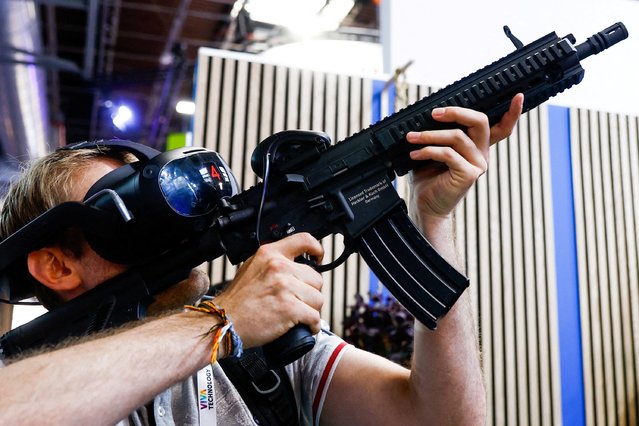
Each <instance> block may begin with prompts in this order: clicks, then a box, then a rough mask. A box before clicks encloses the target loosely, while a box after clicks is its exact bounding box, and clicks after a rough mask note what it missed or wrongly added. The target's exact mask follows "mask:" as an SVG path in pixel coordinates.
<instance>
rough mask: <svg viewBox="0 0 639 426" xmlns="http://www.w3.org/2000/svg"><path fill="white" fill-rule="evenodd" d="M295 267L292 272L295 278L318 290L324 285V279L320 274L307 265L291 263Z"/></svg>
mask: <svg viewBox="0 0 639 426" xmlns="http://www.w3.org/2000/svg"><path fill="white" fill-rule="evenodd" d="M293 267H294V268H295V269H294V270H293V271H292V272H293V275H294V276H295V278H297V279H298V280H300V281H302V282H304V283H305V284H307V285H309V286H311V287H313V288H314V289H316V290H320V289H321V288H322V286H323V285H324V279H323V278H322V274H320V273H319V272H317V271H316V270H315V269H313V268H312V267H311V266H309V265H305V264H303V263H295V265H293Z"/></svg>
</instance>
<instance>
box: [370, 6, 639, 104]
mask: <svg viewBox="0 0 639 426" xmlns="http://www.w3.org/2000/svg"><path fill="white" fill-rule="evenodd" d="M381 15H382V17H381V20H382V34H383V36H382V37H383V44H384V52H385V58H384V63H385V67H386V68H385V71H386V72H387V73H390V72H392V70H394V69H396V68H397V67H399V66H402V65H404V64H405V63H406V62H407V61H408V60H410V59H412V60H414V63H413V64H412V65H411V67H410V68H409V69H408V70H407V74H406V77H407V80H408V81H410V82H413V83H420V84H429V85H432V86H436V87H442V86H445V85H447V84H450V83H452V82H454V81H455V80H458V79H459V78H462V77H464V76H466V75H468V74H470V73H471V72H473V71H475V70H476V69H478V68H481V67H483V66H485V65H488V64H489V63H491V62H493V61H495V60H497V59H499V58H501V57H503V56H505V55H507V54H508V53H510V52H511V51H513V50H514V46H513V45H512V43H511V42H510V40H508V38H507V37H506V36H505V35H504V32H503V29H502V28H503V26H504V25H508V26H509V27H510V29H511V30H512V32H513V33H514V34H515V36H517V38H519V39H520V40H521V41H522V42H523V43H524V44H527V43H530V42H532V41H534V40H536V39H538V38H540V37H542V36H544V35H546V34H548V33H550V32H552V31H555V32H556V33H557V35H559V36H565V35H567V34H570V33H572V34H574V36H575V37H576V38H577V43H581V42H583V41H584V40H585V39H586V38H587V37H590V36H591V35H592V34H594V33H596V32H598V31H601V30H603V29H604V28H607V27H608V26H610V25H612V24H613V23H615V22H618V21H621V22H623V23H624V24H625V25H626V28H627V29H628V32H629V34H630V36H629V37H628V39H627V40H624V41H622V42H621V43H619V44H617V45H615V46H613V47H611V48H610V49H608V50H606V51H604V52H602V53H600V54H599V55H597V56H591V57H590V58H587V59H585V60H584V61H583V62H582V65H583V67H584V69H585V70H586V75H585V77H584V80H583V82H582V83H580V84H579V85H578V86H575V87H573V88H571V89H570V90H568V91H567V92H566V93H563V94H560V95H559V96H557V97H555V98H552V99H551V100H550V101H549V102H550V103H553V104H556V105H565V106H577V107H584V108H590V109H597V110H603V111H610V112H619V113H626V114H632V115H639V1H636V0H527V1H522V0H482V1H473V0H447V1H444V2H440V1H437V2H434V1H429V0H396V1H393V0H385V1H382V5H381Z"/></svg>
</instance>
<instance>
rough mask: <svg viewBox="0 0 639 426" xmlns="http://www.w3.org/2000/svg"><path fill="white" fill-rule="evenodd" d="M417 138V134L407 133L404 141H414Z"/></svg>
mask: <svg viewBox="0 0 639 426" xmlns="http://www.w3.org/2000/svg"><path fill="white" fill-rule="evenodd" d="M417 138H419V132H408V133H406V140H409V141H414V140H417Z"/></svg>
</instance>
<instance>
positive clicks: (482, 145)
mask: <svg viewBox="0 0 639 426" xmlns="http://www.w3.org/2000/svg"><path fill="white" fill-rule="evenodd" d="M431 115H432V117H433V119H435V120H437V121H441V122H442V123H457V124H459V125H461V126H464V127H465V128H466V133H467V134H468V136H469V137H470V138H471V139H472V140H473V143H474V144H475V145H477V147H478V148H479V149H480V150H481V151H482V152H483V153H484V154H483V155H484V156H487V155H488V147H489V146H490V145H489V138H490V129H489V127H488V117H487V116H486V114H484V113H483V112H479V111H475V110H472V109H468V108H461V107H444V108H435V109H433V110H432V111H431Z"/></svg>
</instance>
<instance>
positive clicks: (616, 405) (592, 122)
mask: <svg viewBox="0 0 639 426" xmlns="http://www.w3.org/2000/svg"><path fill="white" fill-rule="evenodd" d="M637 127H638V126H637V118H636V117H629V116H625V115H618V114H609V113H603V112H597V111H588V110H583V109H573V110H571V135H572V137H571V139H572V140H571V147H572V157H573V182H574V191H575V210H576V213H575V218H576V225H577V251H578V268H579V282H580V307H581V324H582V339H583V362H584V387H585V393H586V395H585V403H586V422H587V424H588V425H636V424H639V418H638V411H639V406H638V399H637V389H638V387H637V386H638V381H639V378H638V377H639V373H638V368H639V343H638V342H639V339H637V337H636V336H637V332H639V303H638V302H639V295H638V282H637V265H638V257H637V256H638V254H637V226H638V225H639V205H637V203H639V155H638V152H637V143H638V141H639V136H638V134H637Z"/></svg>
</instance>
